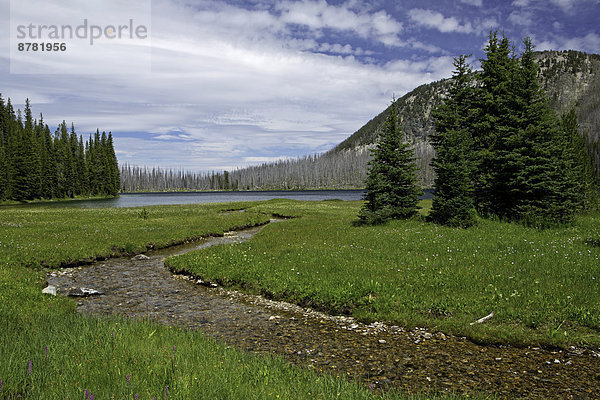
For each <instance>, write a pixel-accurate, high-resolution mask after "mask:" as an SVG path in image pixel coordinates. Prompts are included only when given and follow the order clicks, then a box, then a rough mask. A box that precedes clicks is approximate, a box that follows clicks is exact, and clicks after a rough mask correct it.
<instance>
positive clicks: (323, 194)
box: [17, 190, 432, 208]
mask: <svg viewBox="0 0 600 400" xmlns="http://www.w3.org/2000/svg"><path fill="white" fill-rule="evenodd" d="M363 195H364V190H297V191H279V190H274V191H256V192H250V191H249V192H172V193H123V194H121V195H120V196H119V197H117V198H111V199H96V200H71V201H57V202H49V203H33V204H27V205H23V206H25V207H32V206H35V207H37V206H40V207H74V208H112V207H143V206H155V205H170V204H197V203H226V202H231V201H258V200H271V199H292V200H303V201H321V200H336V199H337V200H343V201H354V200H361V199H362V197H363ZM422 198H427V199H430V198H432V193H431V190H426V191H425V195H424V196H423V197H422ZM23 206H17V207H23Z"/></svg>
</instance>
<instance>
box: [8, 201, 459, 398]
mask: <svg viewBox="0 0 600 400" xmlns="http://www.w3.org/2000/svg"><path fill="white" fill-rule="evenodd" d="M299 204H304V203H299ZM311 204H312V203H310V204H304V205H302V206H300V207H298V206H297V205H296V203H294V204H291V203H286V202H268V203H237V204H235V206H234V207H236V208H240V207H246V208H248V210H247V211H246V212H244V213H222V212H221V211H223V210H225V209H226V208H230V207H232V205H222V204H221V205H220V204H210V205H194V206H159V207H146V208H143V209H141V208H132V209H123V208H121V209H56V208H44V207H35V208H27V207H15V208H10V207H3V208H1V209H0V360H1V361H0V399H17V398H27V399H53V398H65V399H83V398H86V400H87V399H90V398H91V395H93V396H94V397H93V398H94V399H109V398H114V399H136V398H139V399H152V398H156V399H167V398H168V399H192V398H193V399H203V398H210V399H276V398H282V399H283V398H285V399H307V398H317V399H333V398H344V399H368V398H373V397H374V394H373V393H372V392H371V391H370V390H368V388H364V387H361V386H359V385H357V384H356V383H354V382H349V381H347V380H345V379H342V378H338V377H335V376H330V375H326V374H321V375H319V374H316V373H315V372H313V371H311V370H308V369H304V368H298V367H294V366H291V365H289V364H287V363H285V362H283V361H282V360H281V359H278V358H274V357H262V356H254V355H250V354H247V353H243V352H241V351H237V350H235V349H231V348H228V347H227V346H226V345H224V344H223V343H222V342H217V341H213V340H210V339H207V338H205V337H203V336H202V334H201V333H199V332H193V331H183V330H180V329H178V328H176V327H169V326H161V325H157V324H154V323H152V322H148V321H129V320H127V319H123V318H118V317H107V318H99V317H98V318H95V317H84V316H80V315H77V314H76V313H75V310H74V303H73V302H72V301H70V300H69V299H66V298H62V297H52V296H44V295H42V294H41V289H42V288H43V287H44V285H45V281H44V274H45V272H44V270H43V269H41V268H40V266H41V265H46V266H50V267H59V266H64V265H72V264H76V263H78V262H80V261H82V260H84V261H85V260H87V261H89V260H91V259H95V258H97V257H109V256H116V255H119V254H123V253H136V252H140V251H144V250H145V249H146V248H147V247H149V246H153V247H164V246H168V245H171V244H174V243H180V242H182V241H185V240H189V239H193V238H197V237H199V236H203V235H219V234H222V233H223V232H224V231H227V230H231V229H235V228H239V227H243V226H249V225H255V224H260V223H264V222H265V221H267V220H268V219H269V214H270V213H271V212H272V211H274V212H278V211H285V212H286V213H288V214H290V213H292V212H293V210H295V209H296V208H297V211H296V212H297V213H298V215H300V214H302V215H306V216H308V215H310V213H309V212H308V211H307V210H309V209H310V208H311V207H310V205H311ZM332 204H333V203H332ZM332 206H333V205H332ZM271 208H272V211H271V210H270V209H271ZM319 208H320V209H321V210H323V206H319ZM325 209H326V208H325ZM305 220H306V217H303V218H300V219H298V220H295V221H288V222H292V225H287V224H288V222H286V223H285V225H284V223H282V224H281V225H274V226H279V227H289V226H295V224H296V223H298V222H301V221H305ZM277 229H281V228H277ZM269 232H271V233H272V232H273V231H269ZM264 240H265V238H264V237H263V238H261V239H260V240H259V242H260V243H262V242H263V241H264ZM228 249H229V250H231V249H233V248H228ZM238 250H241V248H236V251H238ZM240 254H241V253H240ZM167 392H168V393H167ZM136 395H137V397H136ZM384 398H390V399H408V398H415V399H425V398H434V397H432V396H427V395H422V396H421V395H416V396H414V397H411V396H407V395H405V394H402V393H397V392H389V393H387V394H385V395H384ZM450 398H453V397H450Z"/></svg>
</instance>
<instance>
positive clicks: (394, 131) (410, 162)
mask: <svg viewBox="0 0 600 400" xmlns="http://www.w3.org/2000/svg"><path fill="white" fill-rule="evenodd" d="M402 139H403V134H402V131H401V128H400V125H399V124H398V117H397V110H396V101H395V99H393V101H392V105H391V107H390V109H389V115H388V118H387V121H386V124H385V128H384V130H383V132H381V135H380V137H379V139H378V141H377V145H376V147H375V149H373V151H372V155H373V159H372V160H371V161H370V162H369V172H368V175H367V180H366V194H365V197H364V199H365V204H364V205H363V207H362V209H361V210H360V212H359V215H358V216H359V219H360V220H361V221H362V222H363V223H369V224H378V223H383V222H386V221H388V220H390V219H404V218H409V217H411V216H413V215H414V214H415V213H416V212H417V209H418V206H417V202H418V196H419V195H420V194H421V193H422V191H421V189H420V188H419V187H418V186H417V176H416V165H415V163H414V155H413V151H412V150H411V149H410V148H409V145H408V143H405V142H403V140H402Z"/></svg>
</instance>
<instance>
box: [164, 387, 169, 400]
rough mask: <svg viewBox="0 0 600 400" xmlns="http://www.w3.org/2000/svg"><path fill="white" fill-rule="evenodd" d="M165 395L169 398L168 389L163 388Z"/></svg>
mask: <svg viewBox="0 0 600 400" xmlns="http://www.w3.org/2000/svg"><path fill="white" fill-rule="evenodd" d="M165 395H166V396H167V397H169V387H168V386H165Z"/></svg>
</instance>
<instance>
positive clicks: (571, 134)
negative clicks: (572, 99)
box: [561, 108, 600, 211]
mask: <svg viewBox="0 0 600 400" xmlns="http://www.w3.org/2000/svg"><path fill="white" fill-rule="evenodd" d="M561 129H562V131H563V134H564V135H565V141H566V142H567V143H569V147H568V153H567V157H568V158H569V159H571V160H573V162H574V165H573V168H572V170H571V172H572V173H573V174H574V177H573V179H574V181H575V184H576V192H577V193H580V194H581V199H580V201H581V205H582V207H583V209H584V210H587V211H589V210H597V209H598V207H599V206H600V192H599V191H600V189H599V187H598V175H597V174H596V170H595V168H594V164H593V161H592V157H590V153H589V152H588V151H587V146H586V145H587V143H586V140H585V136H584V135H582V134H581V133H580V131H579V123H578V122H577V114H576V113H575V109H574V108H572V109H571V110H570V111H569V112H567V113H566V114H565V115H563V116H562V118H561Z"/></svg>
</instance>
